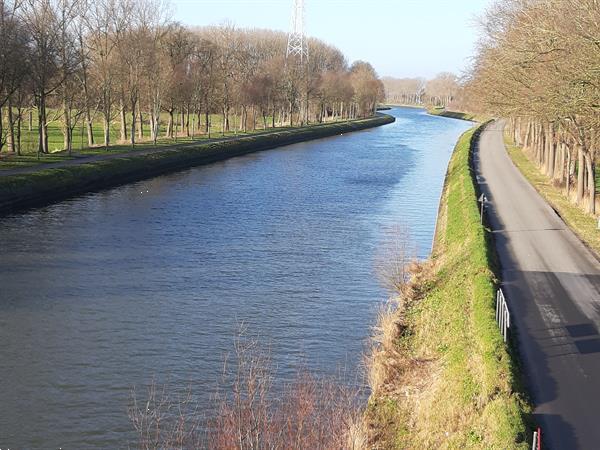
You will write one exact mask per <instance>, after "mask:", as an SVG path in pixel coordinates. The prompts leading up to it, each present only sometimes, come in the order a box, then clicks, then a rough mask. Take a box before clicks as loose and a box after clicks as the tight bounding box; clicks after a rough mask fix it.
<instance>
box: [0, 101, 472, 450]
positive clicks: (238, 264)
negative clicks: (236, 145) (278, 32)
mask: <svg viewBox="0 0 600 450" xmlns="http://www.w3.org/2000/svg"><path fill="white" fill-rule="evenodd" d="M392 114H394V115H395V116H396V117H397V118H398V120H397V122H396V123H395V124H392V125H388V126H385V127H381V128H377V129H373V130H368V131H364V132H358V133H353V134H347V135H344V136H339V137H335V138H330V139H323V140H320V141H315V142H309V143H304V144H297V145H292V146H289V147H285V148H280V149H276V150H271V151H267V152H262V153H257V154H254V155H248V156H244V157H239V158H235V159H231V160H228V161H225V162H221V163H216V164H213V165H210V166H205V167H199V168H194V169H190V170H187V171H184V172H180V173H176V174H172V175H168V176H162V177H158V178H155V179H152V180H148V181H142V182H139V183H135V184H132V185H128V186H123V187H119V188H116V189H112V190H109V191H105V192H101V193H93V194H90V195H87V196H84V197H80V198H76V199H73V200H70V201H65V202H62V203H60V204H56V205H52V206H49V207H46V208H43V209H38V210H35V211H31V212H28V213H25V214H22V215H15V216H12V217H7V218H4V219H0V226H1V227H2V232H3V237H2V241H1V243H0V255H1V256H2V259H1V260H0V267H1V270H0V342H2V345H0V361H1V364H0V379H2V384H1V385H0V399H1V400H2V409H1V410H0V447H2V446H10V447H11V448H21V447H27V448H30V447H43V448H58V447H59V446H60V447H63V448H82V447H96V448H108V447H123V446H124V445H125V444H124V443H125V442H126V441H127V440H128V439H131V426H130V424H129V422H128V419H127V409H126V408H127V404H128V400H129V395H130V389H131V386H133V385H145V384H147V383H149V382H150V381H151V380H152V378H153V376H155V377H156V379H157V382H163V381H165V380H167V379H169V380H170V382H171V383H172V384H176V383H182V384H187V383H188V382H189V381H190V380H191V381H192V384H193V387H194V390H195V392H199V393H201V398H200V399H199V400H200V401H201V402H204V404H206V402H207V401H208V399H209V396H210V394H211V392H212V390H213V389H214V387H215V383H216V382H217V381H218V379H219V374H220V371H221V364H222V360H223V356H224V354H225V353H226V352H228V351H230V350H231V348H232V342H233V336H234V334H235V332H236V329H237V327H238V324H239V323H241V322H244V323H245V324H246V325H247V326H248V327H249V329H250V330H252V331H253V332H255V333H258V334H259V335H260V336H262V337H263V338H264V339H268V340H269V341H270V342H271V346H272V357H273V359H274V363H275V364H276V366H277V368H278V375H279V376H281V377H282V378H283V379H285V378H286V377H290V376H291V375H292V373H293V372H294V370H295V369H296V368H297V367H298V366H299V365H301V364H305V365H306V366H307V367H308V368H309V369H311V370H314V371H316V372H317V373H333V372H335V371H336V370H338V369H339V368H340V367H346V368H348V370H350V371H352V372H354V371H356V368H357V367H358V365H359V360H360V353H361V350H362V348H363V343H364V341H365V338H366V337H367V336H368V335H369V326H370V323H371V321H372V319H373V315H374V310H375V308H376V305H377V304H378V302H380V301H381V300H383V299H384V298H385V292H384V291H383V290H382V289H381V288H380V287H379V285H378V284H377V281H376V277H375V275H374V273H373V265H374V263H373V260H374V258H375V256H376V249H377V246H378V245H379V244H378V242H379V241H380V240H381V239H382V234H383V232H382V230H384V229H386V228H389V227H391V226H393V225H394V224H397V223H399V222H400V223H403V224H405V225H406V226H408V227H409V228H410V232H411V236H412V237H413V238H414V239H415V240H416V244H417V245H418V251H419V254H420V256H422V257H424V256H426V255H427V253H428V250H429V248H430V246H431V238H432V234H433V229H434V224H435V216H436V212H437V206H438V199H439V195H440V191H441V187H442V184H443V178H444V174H445V169H446V165H447V162H448V159H449V156H450V154H451V150H452V148H453V145H454V143H455V141H456V139H457V138H458V136H459V134H460V133H461V132H462V131H464V130H465V129H467V128H468V127H469V124H468V123H466V122H460V121H455V120H451V119H444V118H439V117H430V116H427V115H426V114H424V112H422V111H420V110H414V109H395V110H392Z"/></svg>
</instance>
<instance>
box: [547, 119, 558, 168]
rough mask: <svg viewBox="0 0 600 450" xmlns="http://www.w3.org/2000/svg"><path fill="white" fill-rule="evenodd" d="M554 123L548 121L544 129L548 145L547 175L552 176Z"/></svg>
mask: <svg viewBox="0 0 600 450" xmlns="http://www.w3.org/2000/svg"><path fill="white" fill-rule="evenodd" d="M553 127H554V125H553V124H551V123H549V124H548V127H547V130H546V142H547V144H546V145H547V147H548V163H547V166H548V176H549V177H550V178H551V179H552V178H554V164H555V162H556V161H555V160H556V147H555V146H554V128H553Z"/></svg>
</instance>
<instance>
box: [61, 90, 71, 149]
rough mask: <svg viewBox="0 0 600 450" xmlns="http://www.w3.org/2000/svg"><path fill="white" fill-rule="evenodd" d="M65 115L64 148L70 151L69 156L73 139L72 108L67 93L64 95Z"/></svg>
mask: <svg viewBox="0 0 600 450" xmlns="http://www.w3.org/2000/svg"><path fill="white" fill-rule="evenodd" d="M63 115H64V120H63V137H64V139H63V150H67V151H68V152H69V156H71V149H72V148H73V144H72V139H71V108H69V103H68V101H67V98H66V93H65V95H64V96H63Z"/></svg>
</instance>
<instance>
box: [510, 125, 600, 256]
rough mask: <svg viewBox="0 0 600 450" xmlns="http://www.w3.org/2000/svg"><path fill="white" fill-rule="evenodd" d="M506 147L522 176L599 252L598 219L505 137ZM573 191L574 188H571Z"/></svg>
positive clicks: (580, 236) (599, 234)
mask: <svg viewBox="0 0 600 450" xmlns="http://www.w3.org/2000/svg"><path fill="white" fill-rule="evenodd" d="M505 143H506V148H507V150H508V154H509V156H510V157H511V159H512V161H513V163H514V164H515V166H517V168H518V169H519V170H520V171H521V173H522V174H523V176H525V178H526V179H527V180H528V181H529V182H530V183H531V184H532V185H533V187H534V188H535V189H536V190H537V191H538V192H539V194H540V195H541V196H542V197H543V198H544V199H545V200H546V201H547V202H548V203H549V204H550V205H551V206H552V207H553V208H554V209H555V210H556V211H558V213H559V214H560V216H561V217H562V219H563V220H564V221H565V223H566V224H567V225H568V226H569V227H570V228H571V229H572V230H573V231H574V232H575V233H576V234H577V235H578V236H579V238H580V239H581V240H583V241H584V242H585V243H586V244H587V245H588V246H589V247H591V248H592V249H593V250H594V251H596V253H600V231H599V230H598V220H597V219H596V218H595V217H594V216H592V215H591V214H588V213H586V212H585V211H583V210H582V209H581V207H579V206H577V205H575V204H574V203H572V202H571V201H570V200H569V199H568V198H567V196H566V195H565V194H564V191H563V189H562V188H561V187H558V186H556V185H554V184H553V183H552V181H551V179H550V178H549V177H547V176H546V175H543V174H542V173H541V172H540V170H539V169H538V168H537V167H536V166H535V165H534V163H532V162H531V161H530V160H529V159H528V158H527V155H526V154H525V152H524V151H523V149H521V148H520V147H517V146H515V145H514V144H513V143H512V142H511V140H510V138H508V137H505ZM573 191H575V188H573Z"/></svg>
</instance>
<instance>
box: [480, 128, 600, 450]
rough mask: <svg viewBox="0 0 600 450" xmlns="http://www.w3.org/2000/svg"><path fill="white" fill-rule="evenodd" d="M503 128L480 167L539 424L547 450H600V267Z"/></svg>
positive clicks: (485, 147)
mask: <svg viewBox="0 0 600 450" xmlns="http://www.w3.org/2000/svg"><path fill="white" fill-rule="evenodd" d="M502 128H503V123H502V122H494V123H492V124H490V125H489V126H488V127H487V129H486V130H485V131H484V132H483V133H482V135H481V140H480V144H479V149H478V150H477V153H476V156H475V167H476V173H477V176H478V179H479V183H480V185H481V188H482V191H483V192H484V193H485V194H486V196H487V197H488V200H489V201H490V203H489V204H488V209H487V212H488V218H489V223H490V226H491V229H492V233H493V235H494V238H495V242H496V248H497V250H498V254H499V258H500V263H501V266H502V285H503V286H502V287H503V290H504V293H505V294H506V297H507V301H508V304H509V308H510V310H511V315H512V316H511V319H512V320H513V322H514V323H515V324H516V333H517V339H518V343H519V351H520V354H521V359H522V360H523V363H524V366H525V367H524V368H525V374H526V379H527V385H528V389H529V392H530V393H531V395H532V399H533V402H534V405H535V410H534V420H535V421H536V422H537V423H538V424H539V425H540V426H541V427H542V429H543V430H542V432H543V436H544V438H543V441H544V448H552V449H576V448H581V449H599V448H600V423H599V419H600V336H599V335H598V327H599V325H600V263H599V262H598V259H597V258H596V257H595V255H594V254H593V253H592V252H591V251H590V250H588V249H587V248H586V247H585V246H584V245H583V244H582V243H581V241H580V240H579V239H578V238H577V237H576V236H575V235H574V234H573V233H572V232H571V231H570V230H569V228H568V227H567V226H566V225H565V223H564V222H563V221H562V220H561V218H560V217H559V216H558V215H557V214H556V212H555V211H554V210H553V209H552V208H551V207H550V206H549V205H548V204H547V203H546V202H545V201H544V199H543V198H542V197H541V196H540V195H539V194H538V193H537V192H536V191H535V189H534V188H533V187H532V186H531V185H530V184H529V182H528V181H527V180H526V179H525V178H524V177H523V176H522V175H521V173H520V172H519V170H518V169H517V168H516V167H515V166H514V165H513V163H512V161H511V160H510V157H509V156H508V154H507V152H506V149H505V146H504V142H503V135H502ZM598 232H599V233H600V231H598Z"/></svg>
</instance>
